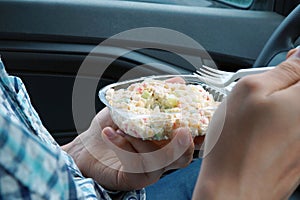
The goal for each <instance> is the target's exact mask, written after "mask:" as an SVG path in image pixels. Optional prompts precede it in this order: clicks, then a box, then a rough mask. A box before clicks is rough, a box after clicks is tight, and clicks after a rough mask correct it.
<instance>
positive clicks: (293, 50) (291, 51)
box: [286, 46, 300, 58]
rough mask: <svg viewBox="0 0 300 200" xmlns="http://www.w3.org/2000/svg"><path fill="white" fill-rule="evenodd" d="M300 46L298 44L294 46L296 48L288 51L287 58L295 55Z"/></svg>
mask: <svg viewBox="0 0 300 200" xmlns="http://www.w3.org/2000/svg"><path fill="white" fill-rule="evenodd" d="M299 48H300V46H298V47H297V48H294V49H292V50H290V51H289V52H288V53H287V55H286V58H289V57H290V56H291V55H293V54H294V53H295V52H296V51H297V49H299Z"/></svg>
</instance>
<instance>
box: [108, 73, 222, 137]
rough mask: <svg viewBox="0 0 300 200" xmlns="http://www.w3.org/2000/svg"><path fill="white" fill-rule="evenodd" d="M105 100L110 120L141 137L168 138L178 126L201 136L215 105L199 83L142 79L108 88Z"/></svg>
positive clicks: (130, 133)
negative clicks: (115, 87) (109, 110)
mask: <svg viewBox="0 0 300 200" xmlns="http://www.w3.org/2000/svg"><path fill="white" fill-rule="evenodd" d="M106 100H107V102H108V103H109V105H110V108H111V116H112V119H113V120H114V122H115V123H116V124H117V125H118V126H119V128H120V129H121V130H123V131H124V132H125V133H126V134H129V135H131V136H134V137H138V138H142V139H154V140H162V139H168V138H170V134H171V133H172V131H173V130H174V129H176V128H178V127H187V128H189V129H190V131H191V134H192V135H193V136H194V137H195V136H198V135H204V134H205V131H206V130H207V127H208V124H209V122H210V120H211V117H212V115H213V113H214V111H215V109H216V107H217V106H218V104H219V102H216V101H215V100H214V98H213V96H212V95H211V94H210V93H209V92H208V91H206V90H205V89H204V88H203V87H202V86H201V85H199V84H183V83H171V82H168V81H164V80H155V79H151V78H149V79H145V80H143V81H142V82H136V83H132V84H131V85H129V86H128V87H126V88H122V89H114V88H110V89H108V90H107V91H106Z"/></svg>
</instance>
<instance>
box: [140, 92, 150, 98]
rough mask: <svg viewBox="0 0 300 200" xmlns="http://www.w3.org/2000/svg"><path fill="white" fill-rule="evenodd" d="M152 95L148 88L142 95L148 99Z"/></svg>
mask: <svg viewBox="0 0 300 200" xmlns="http://www.w3.org/2000/svg"><path fill="white" fill-rule="evenodd" d="M150 96H151V94H150V93H149V92H148V91H147V90H144V91H143V94H142V97H143V98H144V99H148V98H149V97H150Z"/></svg>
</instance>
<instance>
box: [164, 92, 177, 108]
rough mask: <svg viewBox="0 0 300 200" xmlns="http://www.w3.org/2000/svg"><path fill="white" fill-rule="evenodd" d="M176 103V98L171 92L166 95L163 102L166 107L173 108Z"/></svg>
mask: <svg viewBox="0 0 300 200" xmlns="http://www.w3.org/2000/svg"><path fill="white" fill-rule="evenodd" d="M178 103H179V100H178V98H177V97H176V96H175V95H172V94H171V95H169V96H168V97H167V100H166V102H165V104H166V107H168V108H173V107H175V106H177V105H178Z"/></svg>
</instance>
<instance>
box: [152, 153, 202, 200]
mask: <svg viewBox="0 0 300 200" xmlns="http://www.w3.org/2000/svg"><path fill="white" fill-rule="evenodd" d="M200 165H201V159H197V160H195V161H193V162H192V163H191V164H190V165H189V166H187V167H185V168H183V169H179V170H176V171H174V172H172V173H170V174H168V175H166V176H164V177H163V178H161V179H160V180H159V181H158V182H156V183H154V184H152V185H150V186H148V187H146V196H147V200H160V199H163V200H168V199H170V200H185V199H186V200H190V199H192V194H193V191H194V186H195V184H196V181H197V178H198V174H199V170H200Z"/></svg>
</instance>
